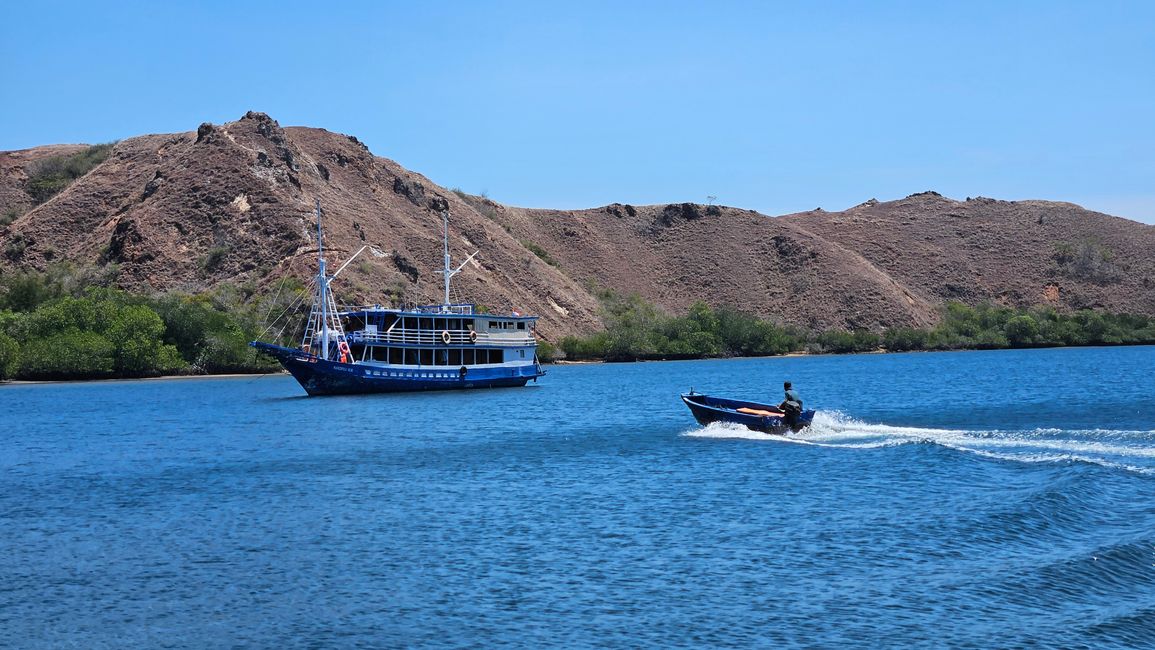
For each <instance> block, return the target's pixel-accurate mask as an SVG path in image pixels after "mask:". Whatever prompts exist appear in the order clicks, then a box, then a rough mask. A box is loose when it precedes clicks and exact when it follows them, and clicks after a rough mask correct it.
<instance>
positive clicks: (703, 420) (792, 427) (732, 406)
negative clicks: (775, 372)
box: [682, 389, 814, 435]
mask: <svg viewBox="0 0 1155 650" xmlns="http://www.w3.org/2000/svg"><path fill="white" fill-rule="evenodd" d="M682 401H683V402H685V404H686V406H687V407H689V409H690V412H691V413H693V414H694V419H695V420H697V421H698V424H701V425H707V424H710V423H713V422H733V423H734V424H741V425H742V426H744V427H746V428H747V429H752V430H754V431H761V432H762V433H771V434H778V435H782V434H785V433H787V432H788V431H801V430H802V429H804V428H806V427H807V426H809V425H810V422H811V421H812V420H813V419H814V411H813V410H808V411H803V412H802V413H801V414H800V415H799V416H798V418H797V420H795V421H794V422H788V421H787V417H786V414H785V413H783V412H782V411H780V410H779V409H778V407H777V406H774V405H771V404H761V403H758V402H747V401H743V400H737V399H727V398H725V397H711V396H710V395H703V394H702V393H695V392H694V391H693V389H691V390H690V392H689V393H682Z"/></svg>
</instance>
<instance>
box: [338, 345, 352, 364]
mask: <svg viewBox="0 0 1155 650" xmlns="http://www.w3.org/2000/svg"><path fill="white" fill-rule="evenodd" d="M337 349H338V350H340V351H341V363H348V362H349V361H348V359H349V357H351V356H353V354H352V353H351V352H349V344H348V343H346V342H344V341H341V342H340V343H338V344H337Z"/></svg>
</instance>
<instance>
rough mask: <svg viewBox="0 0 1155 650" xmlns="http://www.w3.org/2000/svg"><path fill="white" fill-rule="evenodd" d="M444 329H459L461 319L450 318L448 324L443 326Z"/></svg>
mask: <svg viewBox="0 0 1155 650" xmlns="http://www.w3.org/2000/svg"><path fill="white" fill-rule="evenodd" d="M445 329H447V330H449V331H451V332H452V331H454V330H459V329H461V319H460V318H450V319H449V324H448V325H446V326H445Z"/></svg>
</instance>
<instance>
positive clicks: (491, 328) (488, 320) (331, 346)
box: [250, 205, 545, 395]
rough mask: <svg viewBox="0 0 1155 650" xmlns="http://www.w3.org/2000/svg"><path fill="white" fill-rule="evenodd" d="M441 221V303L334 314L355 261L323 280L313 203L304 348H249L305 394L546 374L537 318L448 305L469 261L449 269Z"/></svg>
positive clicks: (488, 382) (513, 381)
mask: <svg viewBox="0 0 1155 650" xmlns="http://www.w3.org/2000/svg"><path fill="white" fill-rule="evenodd" d="M443 218H444V221H445V270H444V275H445V301H444V302H443V303H442V304H440V305H425V306H420V307H411V308H408V309H394V308H386V307H382V306H380V305H373V306H366V307H347V308H343V309H339V308H338V307H337V304H336V301H335V300H334V298H333V292H332V291H331V290H330V289H329V283H330V282H332V281H333V279H334V278H336V277H337V275H338V274H340V273H341V271H342V270H344V268H345V267H346V266H348V265H349V262H352V261H353V259H354V258H356V256H357V255H353V256H352V257H350V258H349V260H347V261H346V262H345V263H344V264H343V265H342V266H341V268H339V269H337V272H336V273H334V274H333V275H332V276H328V275H326V271H325V257H324V255H323V253H322V246H320V243H321V210H320V206H319V205H318V207H317V241H318V266H319V268H320V270H319V272H318V274H317V282H316V291H315V292H314V295H313V307H312V310H311V311H310V313H309V322H308V325H307V326H306V328H305V335H304V337H303V339H302V340H301V345H300V347H296V348H291V347H286V346H282V345H276V344H273V343H266V342H263V341H253V342H252V343H250V345H251V346H253V347H254V348H256V349H257V350H259V351H261V352H263V353H265V354H268V355H269V356H271V357H273V358H275V359H277V361H279V362H280V363H281V365H282V366H284V368H285V369H286V370H288V371H289V373H290V374H292V375H293V377H294V378H295V379H296V380H297V382H298V383H300V384H301V387H302V388H304V389H305V392H307V393H308V394H309V395H343V394H351V393H392V392H400V391H421V390H451V389H462V388H498V387H504V386H524V385H525V384H526V383H527V382H529V381H537V378H538V377H541V376H542V375H544V374H545V371H544V370H542V368H541V364H540V363H539V362H538V358H537V339H536V338H535V336H534V327H535V325H536V323H537V317H536V316H523V315H521V314H519V313H517V312H513V313H511V314H491V313H478V311H477V310H476V308H475V307H474V305H472V304H464V303H463V304H450V301H449V279H450V278H451V277H452V276H453V275H455V274H456V273H458V272H459V271H461V269H462V268H463V267H464V266H465V264H467V263H469V261H470V260H471V259H473V255H470V256H469V258H468V259H466V260H465V262H463V263H462V264H461V266H458V267H457V268H456V269H451V268H450V265H449V221H448V220H449V216H448V213H443ZM364 250H365V249H364V248H362V249H361V251H364ZM361 251H358V253H357V254H360V253H361ZM474 255H476V253H474Z"/></svg>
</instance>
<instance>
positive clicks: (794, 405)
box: [778, 382, 802, 425]
mask: <svg viewBox="0 0 1155 650" xmlns="http://www.w3.org/2000/svg"><path fill="white" fill-rule="evenodd" d="M782 388H783V390H785V391H786V399H785V400H783V401H782V403H781V404H779V405H778V410H780V411H782V412H783V413H785V414H786V417H784V418H782V419H783V420H784V421H785V422H786V424H789V425H794V424H797V423H798V416H799V415H802V398H801V397H799V396H798V393H796V392H794V388H793V387H792V386H791V385H790V382H786V383H784V384H782Z"/></svg>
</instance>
